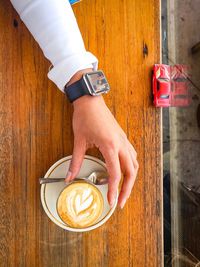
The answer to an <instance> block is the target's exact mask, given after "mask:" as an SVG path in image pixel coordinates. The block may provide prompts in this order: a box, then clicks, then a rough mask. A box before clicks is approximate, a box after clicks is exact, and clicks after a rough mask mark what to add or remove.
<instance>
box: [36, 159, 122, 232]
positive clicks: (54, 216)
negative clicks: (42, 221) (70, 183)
mask: <svg viewBox="0 0 200 267" xmlns="http://www.w3.org/2000/svg"><path fill="white" fill-rule="evenodd" d="M71 158H72V156H68V157H65V158H62V159H60V160H59V161H57V162H56V163H54V164H53V165H52V166H51V167H50V168H49V170H48V171H47V173H46V174H45V176H44V177H45V178H56V177H65V175H66V173H67V170H68V168H69V164H70V161H71ZM94 171H106V165H105V163H104V162H103V161H101V160H100V159H97V158H95V157H92V156H87V155H85V157H84V160H83V164H82V166H81V170H80V172H79V174H78V175H77V178H81V177H88V176H89V174H91V173H92V172H94ZM65 187H66V184H65V183H64V182H59V183H50V184H43V185H41V191H40V197H41V202H42V206H43V208H44V211H45V212H46V214H47V216H48V217H49V218H50V219H51V221H52V222H54V223H55V224H56V225H58V226H59V227H61V228H63V229H65V230H68V231H72V232H86V231H90V230H93V229H96V228H98V227H100V226H101V225H103V224H104V223H105V222H106V221H107V220H108V219H109V218H110V217H111V215H112V214H113V212H114V210H115V208H116V206H117V198H116V200H115V203H114V205H113V207H112V208H111V207H110V205H109V203H108V200H107V191H108V185H107V184H106V185H99V186H96V187H97V188H98V189H99V190H100V192H101V194H102V196H103V200H104V208H103V212H102V215H101V216H100V218H99V219H98V221H97V222H96V223H95V224H94V225H91V226H88V227H86V228H73V227H70V226H69V225H67V224H65V223H64V222H63V221H62V220H61V218H60V216H59V214H58V212H57V207H56V205H57V200H58V197H59V195H60V193H61V191H62V190H63V189H64V188H65Z"/></svg>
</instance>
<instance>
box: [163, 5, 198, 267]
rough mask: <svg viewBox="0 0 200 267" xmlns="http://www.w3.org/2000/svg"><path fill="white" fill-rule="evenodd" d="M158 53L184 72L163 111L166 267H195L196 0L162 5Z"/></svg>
mask: <svg viewBox="0 0 200 267" xmlns="http://www.w3.org/2000/svg"><path fill="white" fill-rule="evenodd" d="M162 48H163V53H162V60H163V63H164V64H170V65H172V66H174V65H177V64H178V66H181V68H182V69H183V70H184V71H183V72H182V74H183V73H184V75H182V74H181V75H179V76H176V77H175V78H174V80H173V82H174V86H175V87H174V90H175V91H176V94H174V96H173V99H174V107H170V108H163V160H164V183H163V185H164V241H165V244H164V248H165V266H167V267H168V266H173V267H190V266H200V1H199V0H193V1H189V0H177V1H175V0H167V1H165V0H162ZM185 82H187V83H188V85H187V84H186V83H185ZM187 86H188V89H187Z"/></svg>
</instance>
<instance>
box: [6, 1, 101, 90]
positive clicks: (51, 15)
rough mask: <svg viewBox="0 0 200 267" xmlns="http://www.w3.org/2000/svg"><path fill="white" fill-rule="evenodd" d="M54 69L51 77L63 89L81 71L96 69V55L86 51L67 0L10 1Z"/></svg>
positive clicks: (50, 73)
mask: <svg viewBox="0 0 200 267" xmlns="http://www.w3.org/2000/svg"><path fill="white" fill-rule="evenodd" d="M11 2H12V4H13V6H14V7H15V9H16V10H17V12H18V13H19V15H20V17H21V19H22V20H23V21H24V23H25V25H26V26H27V28H28V29H29V31H30V32H31V33H32V35H33V37H34V38H35V40H36V41H37V42H38V44H39V45H40V47H41V49H42V51H43V53H44V55H45V57H46V58H48V59H49V60H50V61H51V63H52V65H53V68H52V69H51V70H50V71H49V73H48V77H49V78H50V79H51V80H52V81H53V82H54V83H55V84H56V85H57V86H58V87H59V89H61V90H62V91H63V89H64V86H65V84H66V83H68V82H69V81H70V79H71V78H72V76H74V75H75V74H76V73H77V72H78V71H79V70H82V69H86V68H92V69H94V70H97V67H98V60H97V58H96V57H95V56H94V55H93V54H91V53H90V52H88V51H86V49H85V46H84V43H83V39H82V36H81V33H80V30H79V28H78V25H77V21H76V18H75V16H74V13H73V10H72V8H71V5H70V4H69V2H68V0H37V1H33V0H32V1H31V0H29V1H27V0H11Z"/></svg>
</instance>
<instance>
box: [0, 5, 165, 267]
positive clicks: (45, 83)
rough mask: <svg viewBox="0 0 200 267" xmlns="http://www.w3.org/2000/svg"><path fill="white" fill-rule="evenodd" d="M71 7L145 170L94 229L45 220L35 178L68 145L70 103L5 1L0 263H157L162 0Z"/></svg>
mask: <svg viewBox="0 0 200 267" xmlns="http://www.w3.org/2000/svg"><path fill="white" fill-rule="evenodd" d="M66 1H67V0H66ZM73 9H74V12H75V14H76V17H77V20H78V23H79V26H80V29H81V32H82V35H83V38H84V41H85V46H86V48H87V50H89V51H91V52H92V53H94V54H95V55H96V56H97V57H98V59H99V68H100V69H103V70H104V71H105V73H106V75H107V77H108V80H109V82H110V84H111V88H112V90H111V92H110V94H109V95H107V96H106V98H105V99H106V102H107V104H108V106H109V107H110V109H111V110H112V112H113V114H114V115H115V117H116V118H117V120H118V121H119V123H120V125H121V126H122V127H123V129H124V130H125V131H126V133H127V135H128V137H129V139H130V141H131V142H132V143H133V145H134V146H135V148H136V150H137V152H138V159H139V163H140V171H139V176H138V179H137V181H136V184H135V187H134V190H133V192H132V195H131V198H130V199H129V201H128V203H127V205H126V206H125V208H124V209H123V210H120V209H119V208H118V209H117V210H116V212H115V213H114V215H113V216H112V218H111V219H110V220H109V221H108V222H107V223H106V224H105V225H104V226H102V227H100V228H99V229H97V230H94V231H92V232H88V233H83V234H80V233H78V234H75V233H69V232H66V231H64V230H62V229H60V228H58V227H57V226H56V225H54V224H53V223H52V222H51V221H50V220H49V219H48V217H47V216H46V215H45V213H44V211H43V209H42V207H41V203H40V186H39V184H38V178H39V177H41V176H43V175H44V174H45V172H46V171H47V169H48V168H49V167H50V166H51V165H52V164H53V163H54V162H55V161H57V160H58V159H60V158H62V157H64V156H66V155H69V154H71V152H72V148H73V147H72V144H73V132H72V128H71V118H72V107H71V105H70V104H69V103H68V102H67V101H66V98H65V97H64V95H63V93H62V92H60V91H59V90H58V89H57V88H56V86H55V85H54V84H53V83H52V82H51V81H49V80H48V79H47V75H46V74H47V72H48V68H49V66H50V63H49V62H48V61H47V60H46V59H45V58H44V56H43V54H42V52H41V50H40V48H39V47H38V45H37V43H36V42H35V41H34V39H33V38H32V36H31V35H30V33H29V32H28V30H27V29H26V28H25V26H24V25H23V23H22V22H21V21H20V19H19V16H18V15H17V13H16V12H15V10H14V9H13V8H12V6H11V4H10V2H9V1H6V0H1V1H0V103H1V104H0V207H1V212H0V266H1V267H4V266H5V267H7V266H9V267H12V266H13V267H18V266H20V267H23V266H26V267H32V266H33V267H45V266H47V267H51V266H52V267H60V266H65V267H68V266H69V267H78V266H81V267H82V266H87V267H98V266H101V267H108V266H110V267H118V266H119V267H128V266H134V267H151V266H152V267H161V266H162V178H161V153H160V150H161V149H160V147H161V130H160V128H161V122H160V110H159V109H155V108H154V107H152V97H151V69H152V65H153V64H154V63H157V62H159V60H160V25H159V24H160V19H159V16H160V10H159V1H150V0H143V1H136V0H126V1H125V0H124V1H123V0H110V1H105V0H83V1H82V2H81V3H79V4H76V5H75V6H74V7H73ZM91 153H92V154H95V155H97V156H99V157H100V155H99V154H98V153H97V152H94V151H92V152H91Z"/></svg>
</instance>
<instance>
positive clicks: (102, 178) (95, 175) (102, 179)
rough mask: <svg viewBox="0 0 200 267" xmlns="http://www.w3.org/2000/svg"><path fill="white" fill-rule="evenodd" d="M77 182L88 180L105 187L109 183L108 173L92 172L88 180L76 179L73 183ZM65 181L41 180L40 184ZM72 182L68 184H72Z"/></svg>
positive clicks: (62, 179)
mask: <svg viewBox="0 0 200 267" xmlns="http://www.w3.org/2000/svg"><path fill="white" fill-rule="evenodd" d="M76 180H88V181H89V182H92V183H93V184H95V185H103V184H107V183H108V173H107V172H102V171H96V172H92V173H91V174H90V175H89V176H88V177H86V178H75V179H74V180H73V181H76ZM63 181H65V178H63V177H61V178H40V179H39V182H40V184H49V183H58V182H63ZM71 182H72V181H70V182H68V183H66V184H70V183H71Z"/></svg>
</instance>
